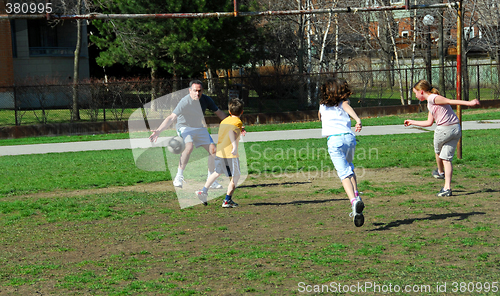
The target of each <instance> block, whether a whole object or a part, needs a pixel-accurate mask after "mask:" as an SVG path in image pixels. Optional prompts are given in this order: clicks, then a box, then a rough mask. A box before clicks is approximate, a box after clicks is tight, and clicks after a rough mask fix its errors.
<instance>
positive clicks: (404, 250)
mask: <svg viewBox="0 0 500 296" xmlns="http://www.w3.org/2000/svg"><path fill="white" fill-rule="evenodd" d="M357 173H358V184H360V186H361V187H363V188H361V189H362V190H363V191H364V194H363V195H362V197H363V200H364V202H365V204H366V208H365V211H364V213H365V225H364V226H362V227H360V228H356V227H355V226H354V225H353V222H352V218H350V217H349V212H350V204H349V201H348V199H347V196H346V194H345V192H344V190H343V189H342V187H341V183H340V181H339V180H338V178H337V176H336V174H335V172H333V173H331V174H328V173H323V174H321V173H319V174H306V175H303V174H295V175H294V174H290V175H288V176H286V177H283V176H272V175H269V176H264V175H262V176H249V177H248V178H247V179H246V180H245V182H244V183H243V184H242V185H241V186H239V188H237V190H236V193H235V196H234V199H235V201H236V202H238V203H239V204H240V206H239V207H238V208H235V209H222V208H221V207H220V202H221V199H216V200H212V201H209V205H208V206H206V207H204V206H203V205H196V206H194V207H192V208H188V209H186V210H183V211H181V210H180V209H179V204H178V201H177V200H176V199H173V198H168V199H165V200H164V201H160V202H159V203H158V204H154V206H151V207H149V208H148V207H147V206H146V207H145V208H140V207H139V206H137V208H133V211H135V212H138V213H140V212H141V210H143V211H144V213H142V214H138V215H133V216H131V217H127V218H125V219H116V220H114V219H103V220H97V221H83V222H81V221H77V222H74V221H70V222H67V221H66V222H61V223H46V222H45V223H44V222H40V223H38V224H37V225H36V227H25V224H19V225H17V226H16V225H15V226H12V227H11V226H9V227H10V228H12V230H11V231H10V232H9V231H7V230H4V233H5V234H8V235H9V236H8V237H5V238H4V240H3V243H0V245H2V247H3V248H4V250H8V251H6V252H4V253H3V254H1V255H0V259H3V260H10V261H8V262H9V264H12V262H16V263H17V264H18V265H19V266H30V265H33V264H34V265H37V264H38V265H40V264H43V263H47V262H51V263H53V264H59V265H61V266H62V267H61V268H58V269H55V270H53V271H52V270H49V271H46V273H47V274H48V276H47V277H46V278H45V279H44V280H43V281H37V282H35V283H33V284H29V285H28V284H24V285H20V286H15V287H14V286H5V285H4V286H1V285H0V295H40V294H41V295H46V294H55V295H63V294H65V293H66V292H68V291H67V290H65V289H64V288H62V287H61V286H60V284H61V282H67V281H65V280H64V278H65V276H67V275H68V274H81V273H82V272H83V271H91V272H93V273H94V274H95V275H98V276H99V275H110V274H111V273H112V271H113V270H114V269H120V268H128V267H126V266H132V267H133V268H135V269H136V270H137V271H135V272H134V279H133V280H134V281H157V280H158V281H163V280H165V281H171V282H174V283H175V284H176V285H177V287H179V288H182V287H185V286H189V287H190V289H193V290H196V291H198V292H199V293H200V294H203V293H206V289H208V288H209V289H210V291H211V292H210V293H209V294H212V295H241V294H244V292H245V289H247V288H252V289H253V288H255V290H256V291H258V292H256V295H257V294H260V295H269V294H273V293H277V294H281V295H289V294H292V293H293V291H295V292H296V291H297V283H298V282H300V281H307V278H306V275H308V276H309V275H311V276H313V275H314V278H316V279H317V280H318V279H324V278H335V277H336V276H342V277H343V278H349V277H353V276H356V277H359V278H363V279H365V280H371V281H375V280H377V279H380V281H383V280H386V281H387V280H389V281H390V280H393V278H391V276H394V277H396V276H398V275H399V276H400V275H401V274H402V273H401V271H400V268H401V267H400V266H403V267H407V266H410V267H411V266H412V264H413V265H414V264H417V265H418V264H420V265H419V268H423V267H428V268H429V270H428V271H426V272H434V271H435V270H436V269H435V268H437V267H436V266H438V267H439V266H445V267H446V266H448V265H451V264H452V265H453V266H454V270H456V272H459V271H460V270H462V268H463V270H473V269H475V268H476V265H477V264H478V261H477V260H476V257H477V256H478V254H492V255H491V257H493V256H495V255H493V254H496V251H498V249H497V247H496V246H497V245H498V244H497V243H498V240H499V238H500V234H499V229H498V227H493V225H499V224H500V215H499V212H500V201H499V200H498V196H499V190H500V181H499V180H498V178H497V179H494V178H490V179H487V180H485V179H482V178H478V179H471V178H468V179H466V178H464V177H461V174H458V176H455V177H454V183H453V185H454V186H455V187H454V188H455V190H454V196H452V197H446V198H441V197H436V193H437V192H438V191H439V189H440V188H441V186H442V185H443V180H436V179H434V178H432V177H431V176H430V169H429V168H411V169H407V168H384V169H364V170H362V171H358V172H357ZM223 185H224V187H226V186H227V184H223ZM332 189H334V190H332ZM125 191H131V192H167V193H168V194H169V196H173V194H172V193H173V192H174V188H173V186H172V183H171V181H165V182H158V183H154V184H137V185H134V186H126V187H111V188H102V189H89V190H77V191H59V192H50V193H37V194H30V195H25V196H22V197H19V196H18V197H16V198H17V199H19V198H23V199H24V198H29V199H33V198H42V197H44V198H46V197H68V196H72V197H78V196H83V195H91V194H104V193H115V192H125ZM224 192H225V190H224V189H223V190H220V193H221V196H222V195H223V194H224ZM10 198H12V197H10ZM132 206H134V205H129V207H132ZM159 209H166V210H168V211H164V212H162V211H160V210H159ZM25 223H27V222H25ZM455 224H458V225H459V226H460V227H463V228H454V225H455ZM26 225H29V226H32V224H26ZM485 225H491V226H488V227H490V230H489V231H487V232H486V231H482V232H481V231H478V232H477V233H474V234H471V232H466V231H461V229H469V230H472V229H474V228H475V227H476V228H477V227H478V226H480V227H484V226H485ZM10 228H9V229H10ZM457 229H458V230H457ZM478 229H480V228H478ZM451 232H452V234H451V235H452V236H453V238H452V239H450V238H449V236H450V233H451ZM444 238H446V239H449V243H448V241H443V239H444ZM461 240H468V241H467V242H468V243H469V246H467V247H463V245H462V244H461V243H460V242H461ZM476 240H477V241H480V242H481V244H475V242H476ZM332 245H337V246H345V247H344V248H343V249H342V250H337V251H336V250H334V249H332ZM453 248H455V249H459V248H462V251H461V252H460V253H457V252H456V251H453ZM450 250H452V251H450ZM229 251H231V252H232V254H233V255H231V254H229V255H227V254H226V252H229ZM336 252H338V253H341V254H342V256H337V255H335V253H336ZM314 254H323V255H322V256H317V257H314ZM457 254H460V256H457ZM488 256H490V255H488ZM228 258H230V260H229V259H228ZM422 258H425V259H422ZM132 259H133V260H132ZM333 259H338V260H340V261H339V263H335V261H331V263H329V261H328V260H333ZM12 260H15V261H12ZM342 260H345V261H346V262H351V263H349V264H344V263H342V262H343V261H342ZM419 260H420V261H419ZM422 260H424V261H425V262H434V263H433V264H432V266H433V267H432V268H430V266H429V265H427V266H426V265H425V264H424V263H420V262H421V261H422ZM493 260H494V258H493V259H491V262H490V267H487V265H481V267H479V268H481V270H478V272H481V273H482V274H488V273H490V272H493V273H494V272H495V270H496V268H497V264H495V263H494V262H493ZM323 261H324V262H323ZM0 262H2V261H1V260H0ZM5 262H7V261H5ZM86 262H88V263H86ZM137 262H143V263H140V264H142V265H138V266H136V265H135V264H139V263H137ZM358 262H363V264H362V265H359V264H358ZM391 262H399V263H398V264H392V263H391ZM249 271H252V272H254V273H255V277H257V275H259V276H262V277H264V275H265V274H269V275H270V276H269V279H267V278H263V279H261V280H259V279H253V278H252V274H248V272H249ZM366 271H371V272H375V273H374V274H368V273H366ZM402 272H403V273H404V272H406V271H404V270H403V271H402ZM173 274H178V275H182V277H183V279H182V281H181V280H179V281H174V280H172V279H171V278H172V277H173ZM273 274H276V275H279V276H276V277H274V276H273ZM284 274H286V276H283V275H284ZM408 274H409V275H411V273H408ZM420 276H422V277H423V278H424V279H425V276H426V274H425V273H421V274H420ZM34 277H35V278H37V277H39V275H35V276H34ZM279 277H281V278H280V279H279V280H278V279H277V278H279ZM1 280H2V273H1V272H0V282H1ZM356 280H358V278H356ZM426 280H427V281H429V282H428V283H431V282H430V279H426ZM131 281H132V279H130V280H121V281H120V280H117V282H118V284H117V285H115V286H113V287H115V288H116V289H118V290H119V288H120V287H119V286H120V285H122V286H123V285H126V284H128V283H130V282H131ZM318 281H319V280H318ZM419 281H421V279H419ZM435 281H439V279H434V278H433V279H432V282H435ZM197 282H198V284H196V283H197ZM200 282H201V283H200ZM228 282H229V283H231V285H227V283H228ZM425 283H427V282H425ZM428 283H427V284H428ZM317 284H321V282H318V283H317ZM82 286H84V287H86V288H82V289H80V290H78V291H76V292H75V295H76V294H78V295H95V294H103V291H92V290H90V289H89V288H88V287H89V286H90V284H88V285H84V284H82ZM70 290H71V289H70ZM37 293H38V294H37ZM154 294H155V293H154V291H153V292H150V293H148V292H144V293H141V295H154ZM65 295H68V294H65Z"/></svg>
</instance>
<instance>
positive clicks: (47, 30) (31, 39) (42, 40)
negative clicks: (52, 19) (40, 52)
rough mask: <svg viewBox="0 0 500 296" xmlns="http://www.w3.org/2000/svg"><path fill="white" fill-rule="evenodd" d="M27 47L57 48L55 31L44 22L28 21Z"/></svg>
mask: <svg viewBox="0 0 500 296" xmlns="http://www.w3.org/2000/svg"><path fill="white" fill-rule="evenodd" d="M28 43H29V47H30V48H31V47H57V30H56V29H55V28H52V27H50V26H48V25H47V21H45V20H28Z"/></svg>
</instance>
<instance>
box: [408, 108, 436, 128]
mask: <svg viewBox="0 0 500 296" xmlns="http://www.w3.org/2000/svg"><path fill="white" fill-rule="evenodd" d="M433 123H434V117H433V116H432V113H431V112H429V115H427V120H425V121H423V120H422V121H418V120H411V119H407V120H405V126H410V125H416V126H421V127H428V126H431V125H432V124H433Z"/></svg>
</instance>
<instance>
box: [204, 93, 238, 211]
mask: <svg viewBox="0 0 500 296" xmlns="http://www.w3.org/2000/svg"><path fill="white" fill-rule="evenodd" d="M228 107H229V108H228V109H229V116H228V117H226V118H225V119H224V120H222V122H221V123H220V127H219V138H218V140H217V151H216V153H215V171H214V172H213V173H212V174H211V175H210V176H209V177H208V179H207V182H206V183H205V187H203V189H201V190H199V191H196V195H197V196H198V198H199V199H200V200H201V201H202V202H203V204H204V205H207V204H208V203H207V197H208V188H210V185H212V183H213V182H214V181H215V180H216V179H217V178H218V177H219V176H220V175H221V174H223V173H224V174H226V176H228V177H229V178H230V181H229V186H228V187H227V193H226V198H225V199H224V201H223V203H222V207H223V208H234V207H236V206H238V204H237V203H235V202H234V201H233V200H232V196H233V193H234V190H235V189H236V185H237V184H238V180H239V178H240V176H241V172H240V159H239V155H238V142H239V140H240V135H241V132H242V131H243V123H242V122H241V119H240V116H241V114H243V101H241V100H239V99H232V100H230V101H229V104H228Z"/></svg>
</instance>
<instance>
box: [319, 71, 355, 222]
mask: <svg viewBox="0 0 500 296" xmlns="http://www.w3.org/2000/svg"><path fill="white" fill-rule="evenodd" d="M351 94H352V92H351V90H350V89H349V86H348V84H347V82H346V81H345V80H344V79H337V78H334V79H329V80H328V81H326V82H325V83H324V84H323V85H322V86H321V101H320V107H319V112H318V117H319V119H320V120H321V123H322V135H323V137H327V145H328V153H329V154H330V158H331V159H332V162H333V165H334V166H335V170H336V171H337V175H338V176H339V178H340V180H341V181H342V185H343V187H344V190H345V192H346V193H347V196H348V197H349V200H350V201H351V207H352V213H351V214H350V215H351V216H352V217H353V221H354V225H356V227H360V226H362V225H363V224H364V221H365V218H364V216H363V209H364V207H365V205H364V203H363V201H362V200H361V198H360V197H359V192H358V186H357V182H356V174H355V173H354V165H353V163H352V161H353V158H354V150H355V148H356V137H355V136H354V133H353V132H352V131H351V118H350V117H349V116H351V117H352V118H353V119H354V120H355V121H356V128H355V131H356V132H359V131H361V127H362V126H361V119H359V117H358V115H357V114H356V112H355V111H354V109H352V107H351V105H349V100H348V98H349V96H350V95H351Z"/></svg>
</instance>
